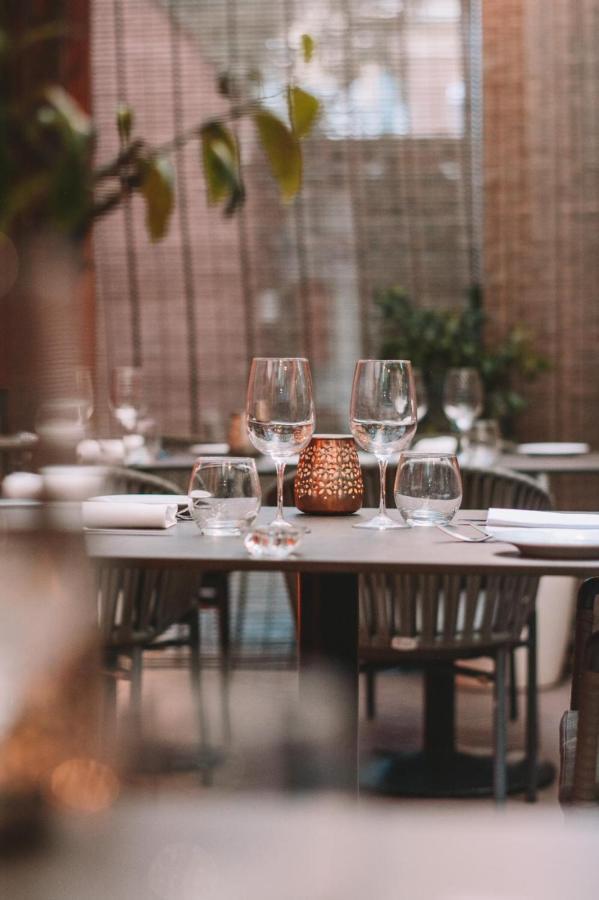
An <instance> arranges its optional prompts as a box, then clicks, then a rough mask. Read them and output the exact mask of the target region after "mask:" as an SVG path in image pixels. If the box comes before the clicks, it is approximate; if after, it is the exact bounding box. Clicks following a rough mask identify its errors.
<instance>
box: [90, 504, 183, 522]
mask: <svg viewBox="0 0 599 900" xmlns="http://www.w3.org/2000/svg"><path fill="white" fill-rule="evenodd" d="M82 518H83V525H84V526H85V527H86V528H170V527H171V526H172V525H175V524H176V522H177V504H176V503H135V502H133V501H132V502H131V503H111V502H110V501H108V500H87V501H86V502H85V503H83V504H82Z"/></svg>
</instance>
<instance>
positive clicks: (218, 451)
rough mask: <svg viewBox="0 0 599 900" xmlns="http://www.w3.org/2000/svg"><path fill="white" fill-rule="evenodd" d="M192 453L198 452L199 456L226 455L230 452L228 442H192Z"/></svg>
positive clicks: (190, 449) (190, 450)
mask: <svg viewBox="0 0 599 900" xmlns="http://www.w3.org/2000/svg"><path fill="white" fill-rule="evenodd" d="M189 452H190V453H197V454H198V456H226V455H227V453H228V452H229V445H228V444H192V445H191V447H190V448H189Z"/></svg>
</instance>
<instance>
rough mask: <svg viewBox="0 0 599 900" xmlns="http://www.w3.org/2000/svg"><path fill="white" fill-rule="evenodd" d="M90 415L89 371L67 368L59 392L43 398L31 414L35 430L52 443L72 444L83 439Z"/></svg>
mask: <svg viewBox="0 0 599 900" xmlns="http://www.w3.org/2000/svg"><path fill="white" fill-rule="evenodd" d="M93 412H94V388H93V384H92V378H91V372H90V371H89V369H85V368H83V367H75V368H74V369H71V370H70V371H69V373H68V375H67V377H66V378H65V379H64V381H63V383H62V385H61V389H60V390H59V391H58V392H56V393H55V394H54V395H52V396H50V397H47V398H46V399H45V400H44V401H43V402H42V403H41V404H40V406H39V407H38V409H37V411H36V414H35V430H36V432H37V434H38V435H39V436H40V437H41V438H42V439H44V440H46V441H49V442H50V443H54V444H65V445H67V444H71V443H72V444H76V443H77V442H78V441H80V440H83V438H85V435H86V432H87V427H88V423H89V420H90V419H91V417H92V415H93Z"/></svg>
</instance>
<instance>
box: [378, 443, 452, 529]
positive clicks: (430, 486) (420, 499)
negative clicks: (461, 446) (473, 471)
mask: <svg viewBox="0 0 599 900" xmlns="http://www.w3.org/2000/svg"><path fill="white" fill-rule="evenodd" d="M394 493H395V504H396V506H397V508H398V510H399V511H400V513H401V515H402V516H403V518H404V519H405V520H406V522H407V523H408V525H447V524H448V523H449V522H450V521H451V520H452V519H453V517H454V516H455V514H456V512H457V511H458V509H459V508H460V504H461V502H462V478H461V475H460V467H459V465H458V461H457V459H456V457H455V455H454V454H453V453H418V452H416V451H413V452H407V453H402V454H401V456H400V457H399V462H398V464H397V472H396V475H395V491H394Z"/></svg>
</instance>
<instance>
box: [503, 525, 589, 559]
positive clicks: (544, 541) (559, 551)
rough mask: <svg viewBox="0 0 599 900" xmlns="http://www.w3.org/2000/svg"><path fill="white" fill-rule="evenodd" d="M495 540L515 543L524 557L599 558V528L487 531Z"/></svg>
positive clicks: (504, 529)
mask: <svg viewBox="0 0 599 900" xmlns="http://www.w3.org/2000/svg"><path fill="white" fill-rule="evenodd" d="M485 531H486V532H487V534H491V535H492V536H493V537H494V538H495V539H496V540H498V541H503V542H505V543H506V544H514V546H515V547H517V548H518V550H519V551H520V553H521V554H522V555H523V556H539V557H542V558H544V559H599V529H596V528H584V529H583V528H581V529H577V528H493V527H491V526H488V527H487V528H485Z"/></svg>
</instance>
